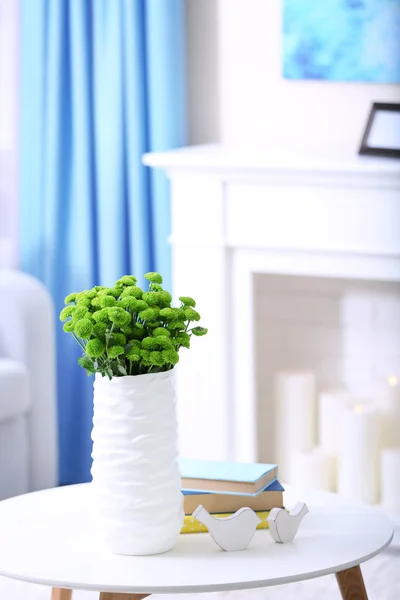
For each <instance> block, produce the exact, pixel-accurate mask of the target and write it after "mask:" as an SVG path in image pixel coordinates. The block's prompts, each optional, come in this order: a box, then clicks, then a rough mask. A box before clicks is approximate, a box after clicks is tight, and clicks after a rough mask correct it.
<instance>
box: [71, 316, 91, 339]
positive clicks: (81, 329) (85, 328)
mask: <svg viewBox="0 0 400 600" xmlns="http://www.w3.org/2000/svg"><path fill="white" fill-rule="evenodd" d="M92 331H93V323H92V321H91V320H90V319H79V321H77V322H76V323H75V333H76V335H77V336H78V337H80V338H82V339H83V340H87V339H89V338H90V335H91V333H92Z"/></svg>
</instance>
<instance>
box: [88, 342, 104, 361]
mask: <svg viewBox="0 0 400 600" xmlns="http://www.w3.org/2000/svg"><path fill="white" fill-rule="evenodd" d="M105 349H106V345H105V343H104V342H102V341H101V340H99V339H97V338H95V339H93V340H89V341H88V343H87V344H86V349H85V351H86V354H87V355H88V356H91V357H92V358H98V357H99V356H101V355H102V354H104V351H105Z"/></svg>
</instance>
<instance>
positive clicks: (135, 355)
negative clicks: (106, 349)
mask: <svg viewBox="0 0 400 600" xmlns="http://www.w3.org/2000/svg"><path fill="white" fill-rule="evenodd" d="M125 356H126V358H127V359H128V360H131V361H132V362H139V361H140V350H138V349H137V348H131V349H130V350H128V352H127V353H126V354H125Z"/></svg>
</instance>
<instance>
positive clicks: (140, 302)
mask: <svg viewBox="0 0 400 600" xmlns="http://www.w3.org/2000/svg"><path fill="white" fill-rule="evenodd" d="M146 308H149V305H148V304H147V302H145V301H144V300H138V301H137V307H136V310H137V311H139V312H140V311H142V310H146Z"/></svg>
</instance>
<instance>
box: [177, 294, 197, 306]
mask: <svg viewBox="0 0 400 600" xmlns="http://www.w3.org/2000/svg"><path fill="white" fill-rule="evenodd" d="M179 300H180V301H181V302H182V304H184V305H185V306H192V307H193V308H194V307H195V306H196V302H195V301H194V300H193V298H191V297H190V296H179Z"/></svg>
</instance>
